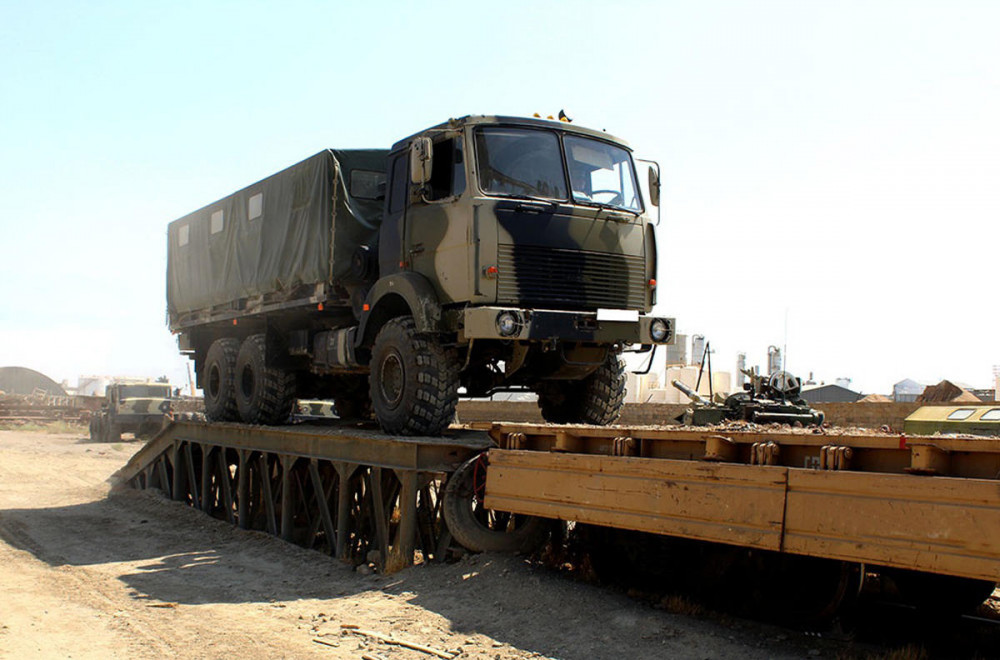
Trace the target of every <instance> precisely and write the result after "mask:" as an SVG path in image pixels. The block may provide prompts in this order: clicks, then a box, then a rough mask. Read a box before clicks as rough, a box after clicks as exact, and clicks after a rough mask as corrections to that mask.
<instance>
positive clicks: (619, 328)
mask: <svg viewBox="0 0 1000 660" xmlns="http://www.w3.org/2000/svg"><path fill="white" fill-rule="evenodd" d="M504 313H510V314H513V315H514V316H515V317H516V319H517V323H516V324H515V325H516V328H515V331H514V333H513V334H510V335H503V334H501V332H500V328H499V324H498V319H499V318H500V316H501V315H502V314H504ZM657 318H660V319H662V320H663V321H664V322H665V323H666V324H667V336H666V338H665V339H664V340H663V341H653V338H652V336H650V332H649V327H650V325H651V324H652V322H653V321H655V320H656V319H657ZM463 322H464V323H463V328H462V331H461V333H460V334H461V336H462V338H463V339H511V340H518V341H549V340H559V341H581V342H594V343H599V344H614V343H621V344H672V343H673V342H674V328H675V324H674V319H671V318H663V317H655V316H642V315H640V316H639V317H638V318H637V319H636V320H607V319H599V318H598V313H597V312H564V311H558V310H551V309H517V308H513V307H467V308H465V310H464V313H463Z"/></svg>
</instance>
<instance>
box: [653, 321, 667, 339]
mask: <svg viewBox="0 0 1000 660" xmlns="http://www.w3.org/2000/svg"><path fill="white" fill-rule="evenodd" d="M649 336H650V337H652V339H653V341H666V340H667V339H668V338H669V337H670V326H669V325H667V322H666V321H664V320H663V319H653V322H652V323H650V324H649Z"/></svg>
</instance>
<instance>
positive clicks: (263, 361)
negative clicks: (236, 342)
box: [234, 335, 295, 425]
mask: <svg viewBox="0 0 1000 660" xmlns="http://www.w3.org/2000/svg"><path fill="white" fill-rule="evenodd" d="M234 385H235V394H236V397H235V398H236V408H237V410H238V411H239V413H240V419H242V420H243V421H244V422H246V423H247V424H267V425H273V424H283V423H285V422H287V421H288V418H289V417H290V416H291V414H292V407H293V406H294V405H295V374H294V373H292V372H290V371H288V370H285V369H281V368H280V367H273V366H268V364H267V342H266V340H265V337H264V335H250V336H249V337H247V338H246V339H244V340H243V343H242V344H241V345H240V352H239V354H238V355H237V356H236V374H235V379H234Z"/></svg>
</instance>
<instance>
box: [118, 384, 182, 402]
mask: <svg viewBox="0 0 1000 660" xmlns="http://www.w3.org/2000/svg"><path fill="white" fill-rule="evenodd" d="M121 398H123V399H169V398H170V386H168V385H127V386H125V387H123V388H122V389H121Z"/></svg>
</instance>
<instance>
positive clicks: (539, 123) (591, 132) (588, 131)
mask: <svg viewBox="0 0 1000 660" xmlns="http://www.w3.org/2000/svg"><path fill="white" fill-rule="evenodd" d="M488 125H496V126H511V125H514V126H531V127H535V128H548V129H556V130H560V131H564V132H567V133H577V134H579V135H586V136H587V137H593V138H597V139H599V140H606V141H608V142H614V143H615V144H617V145H619V146H621V147H624V148H625V149H628V150H629V151H631V150H632V149H631V148H630V147H629V145H628V142H626V141H625V140H623V139H621V138H619V137H615V136H614V135H611V134H610V133H607V132H605V131H598V130H595V129H593V128H586V127H585V126H580V125H579V124H573V123H570V122H565V121H559V120H555V119H541V118H539V117H514V116H509V115H466V116H464V117H459V118H457V119H449V120H448V121H446V122H444V123H441V124H437V125H436V126H431V127H430V128H426V129H424V130H422V131H420V132H419V133H414V134H413V135H410V136H409V137H405V138H403V139H402V140H399V141H398V142H396V143H395V144H394V145H392V151H399V150H400V149H404V148H405V147H406V145H408V144H409V143H410V141H411V140H413V138H415V137H419V136H422V135H426V134H427V133H434V132H438V131H445V130H458V129H461V128H464V127H465V126H488Z"/></svg>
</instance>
